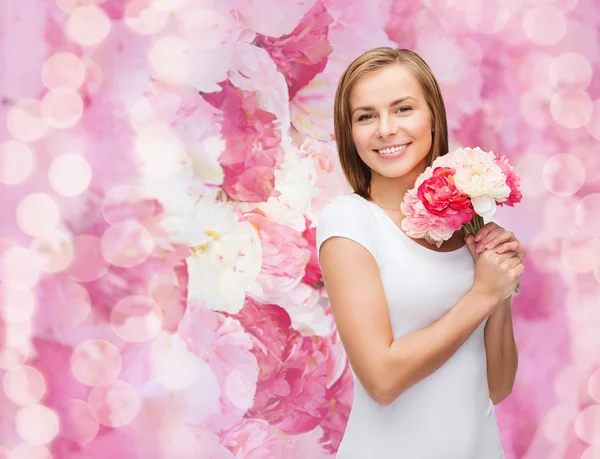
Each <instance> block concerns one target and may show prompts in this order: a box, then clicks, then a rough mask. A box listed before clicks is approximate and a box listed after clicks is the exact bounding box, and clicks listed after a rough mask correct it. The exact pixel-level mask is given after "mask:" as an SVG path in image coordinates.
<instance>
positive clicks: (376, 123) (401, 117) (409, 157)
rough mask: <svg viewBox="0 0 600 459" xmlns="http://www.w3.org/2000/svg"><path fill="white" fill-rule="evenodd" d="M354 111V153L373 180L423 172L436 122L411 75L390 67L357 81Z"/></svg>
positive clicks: (401, 69)
mask: <svg viewBox="0 0 600 459" xmlns="http://www.w3.org/2000/svg"><path fill="white" fill-rule="evenodd" d="M350 111H351V123H352V138H353V139H354V144H355V145H356V150H357V151H358V155H359V156H360V158H361V159H362V160H363V162H364V163H365V164H366V165H367V166H369V168H370V169H371V171H372V174H373V178H375V177H376V175H380V176H383V177H387V178H395V177H401V176H405V175H407V174H409V173H410V172H412V171H415V172H417V173H421V172H422V171H423V170H425V168H426V166H427V164H426V162H427V154H428V153H429V150H430V148H431V142H432V120H431V114H430V112H429V109H428V107H427V102H426V101H425V97H424V95H423V91H422V89H421V87H420V85H419V83H418V82H417V80H416V78H415V77H414V76H413V75H412V73H411V72H410V71H409V70H407V69H405V68H404V67H403V66H401V65H399V64H397V65H389V66H387V67H384V68H382V69H379V70H377V71H375V72H373V73H371V74H369V75H367V76H365V77H363V78H361V79H360V80H358V81H357V82H356V83H355V84H354V86H353V88H352V91H351V92H350Z"/></svg>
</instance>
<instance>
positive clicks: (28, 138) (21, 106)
mask: <svg viewBox="0 0 600 459" xmlns="http://www.w3.org/2000/svg"><path fill="white" fill-rule="evenodd" d="M6 125H7V127H8V130H9V132H10V133H11V135H12V136H13V137H14V138H15V139H16V140H20V141H22V142H35V141H36V140H39V139H41V138H42V136H43V135H44V134H45V133H46V131H47V130H48V123H47V122H46V119H45V118H44V116H43V115H42V105H41V104H40V102H39V101H37V100H34V99H25V100H21V101H19V102H17V103H16V104H15V105H13V106H12V107H11V108H10V110H9V111H8V114H7V116H6Z"/></svg>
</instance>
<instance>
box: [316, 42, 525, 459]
mask: <svg viewBox="0 0 600 459" xmlns="http://www.w3.org/2000/svg"><path fill="white" fill-rule="evenodd" d="M334 110H335V119H334V126H335V133H336V142H337V146H338V151H339V156H340V162H341V164H342V168H343V170H344V173H345V175H346V178H347V179H348V182H349V183H350V185H351V186H352V188H353V190H354V193H352V194H351V195H346V196H340V197H338V198H336V199H335V200H334V201H333V202H332V203H331V204H329V205H328V207H327V208H325V209H324V210H323V211H322V212H321V214H320V215H319V220H318V225H317V250H318V254H319V263H320V265H321V268H322V272H323V280H324V282H325V286H326V289H327V294H328V296H329V300H330V303H331V308H332V311H333V315H334V318H335V323H336V327H337V330H338V332H339V335H340V338H341V341H342V344H343V346H344V349H345V351H346V353H347V355H348V360H349V363H350V366H351V369H352V373H353V376H354V382H355V384H354V400H353V405H352V411H351V413H350V418H349V420H348V424H347V427H346V432H345V434H344V438H343V440H342V442H341V444H340V447H339V450H338V455H337V458H338V459H387V458H391V457H402V458H405V459H502V458H503V457H504V452H503V449H502V444H501V442H500V434H499V429H498V426H497V421H496V417H495V414H494V407H493V405H494V404H496V403H499V402H500V401H502V400H503V399H504V398H505V397H506V396H507V395H508V393H510V390H511V387H512V384H513V383H514V376H515V373H516V345H515V343H514V336H513V334H512V324H511V322H510V320H511V319H510V313H509V311H510V309H509V308H510V303H507V302H506V301H507V298H509V296H510V292H512V289H513V288H514V286H513V285H512V284H513V283H514V279H513V278H511V277H510V276H509V275H508V274H507V273H506V272H505V271H504V270H503V268H502V266H501V263H502V262H504V263H506V262H507V260H508V259H512V261H511V263H517V261H516V260H517V258H515V257H514V254H513V253H507V254H502V255H498V254H496V253H495V251H494V250H487V251H486V252H485V253H482V254H481V256H476V254H475V253H474V252H473V250H472V248H471V246H470V245H465V236H464V234H463V232H462V231H461V230H459V231H456V232H455V233H454V235H453V236H452V237H451V238H450V239H449V240H447V241H445V242H444V243H443V244H442V245H441V247H439V248H438V249H436V248H434V247H432V246H431V245H430V244H428V243H427V242H426V241H424V240H422V239H412V238H411V237H409V236H408V235H407V234H405V233H403V231H402V229H401V222H402V220H403V218H404V216H403V215H402V212H401V207H400V204H401V202H402V200H403V198H404V195H405V193H406V191H407V190H409V189H412V188H413V187H414V185H415V181H416V179H417V177H418V176H419V175H420V174H421V173H422V172H423V171H424V170H425V169H426V168H427V167H428V166H429V165H431V163H432V162H433V160H434V159H435V158H437V157H438V156H441V155H444V154H446V153H447V152H448V134H447V127H446V126H447V123H446V111H445V107H444V102H443V99H442V95H441V91H440V89H439V87H438V84H437V82H436V80H435V78H434V76H433V74H432V72H431V69H430V68H429V67H428V66H427V64H426V63H425V62H424V61H423V60H422V59H421V58H420V57H419V56H418V55H416V54H415V53H413V52H411V51H408V50H395V49H391V48H377V49H374V50H372V51H369V52H367V53H365V54H364V55H362V56H360V57H359V58H357V59H356V60H355V61H354V62H353V63H352V64H350V66H349V67H348V69H347V70H346V72H345V73H344V74H343V76H342V78H341V79H340V83H339V86H338V90H337V93H336V100H335V109H334ZM498 231H500V230H498ZM469 242H470V241H469ZM492 254H493V255H492ZM511 257H512V258H511ZM519 262H520V261H519ZM507 292H509V293H507ZM508 301H510V300H508ZM507 309H508V313H507V312H506V311H507ZM497 311H501V312H497ZM492 316H494V317H495V318H494V319H493V320H490V321H489V323H490V325H491V326H490V327H488V326H487V324H488V318H490V317H492ZM498 329H501V330H503V332H502V333H497V332H496V331H497V330H498ZM494 330H496V331H494ZM494 335H495V336H496V337H498V336H500V337H501V338H502V339H501V340H500V341H498V340H493V339H492V337H493V336H494ZM492 341H494V343H495V344H494V346H491V351H496V352H490V350H489V349H487V347H488V342H492ZM498 342H501V343H502V344H501V345H498V344H497V343H498ZM499 349H502V352H501V354H502V356H501V358H500V357H497V356H498V355H500V354H499V353H498V350H499ZM488 354H489V356H488ZM494 356H496V357H494ZM500 361H501V364H499V363H498V362H500ZM488 375H492V376H493V378H492V379H490V381H489V382H488ZM432 437H434V438H432Z"/></svg>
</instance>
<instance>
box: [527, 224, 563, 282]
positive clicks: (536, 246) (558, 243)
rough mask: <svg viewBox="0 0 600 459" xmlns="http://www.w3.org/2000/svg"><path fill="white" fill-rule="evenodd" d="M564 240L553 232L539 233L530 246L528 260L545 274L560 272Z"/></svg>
mask: <svg viewBox="0 0 600 459" xmlns="http://www.w3.org/2000/svg"><path fill="white" fill-rule="evenodd" d="M561 248H562V238H561V237H560V236H558V235H556V234H554V233H552V232H551V231H542V232H539V233H537V234H536V235H535V236H534V237H533V239H532V241H531V244H530V249H529V251H528V258H529V259H530V260H531V261H532V262H533V264H534V265H535V267H536V268H537V269H538V270H539V271H541V272H543V273H554V272H557V271H559V270H560V265H561Z"/></svg>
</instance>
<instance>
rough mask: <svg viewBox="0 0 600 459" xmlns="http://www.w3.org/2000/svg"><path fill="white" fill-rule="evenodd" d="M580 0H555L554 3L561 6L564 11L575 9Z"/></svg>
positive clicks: (558, 6)
mask: <svg viewBox="0 0 600 459" xmlns="http://www.w3.org/2000/svg"><path fill="white" fill-rule="evenodd" d="M578 3H579V0H554V2H553V5H554V6H556V7H557V8H559V9H560V10H561V11H562V12H563V13H568V12H569V11H573V9H574V8H575V7H576V6H577V4H578Z"/></svg>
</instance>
